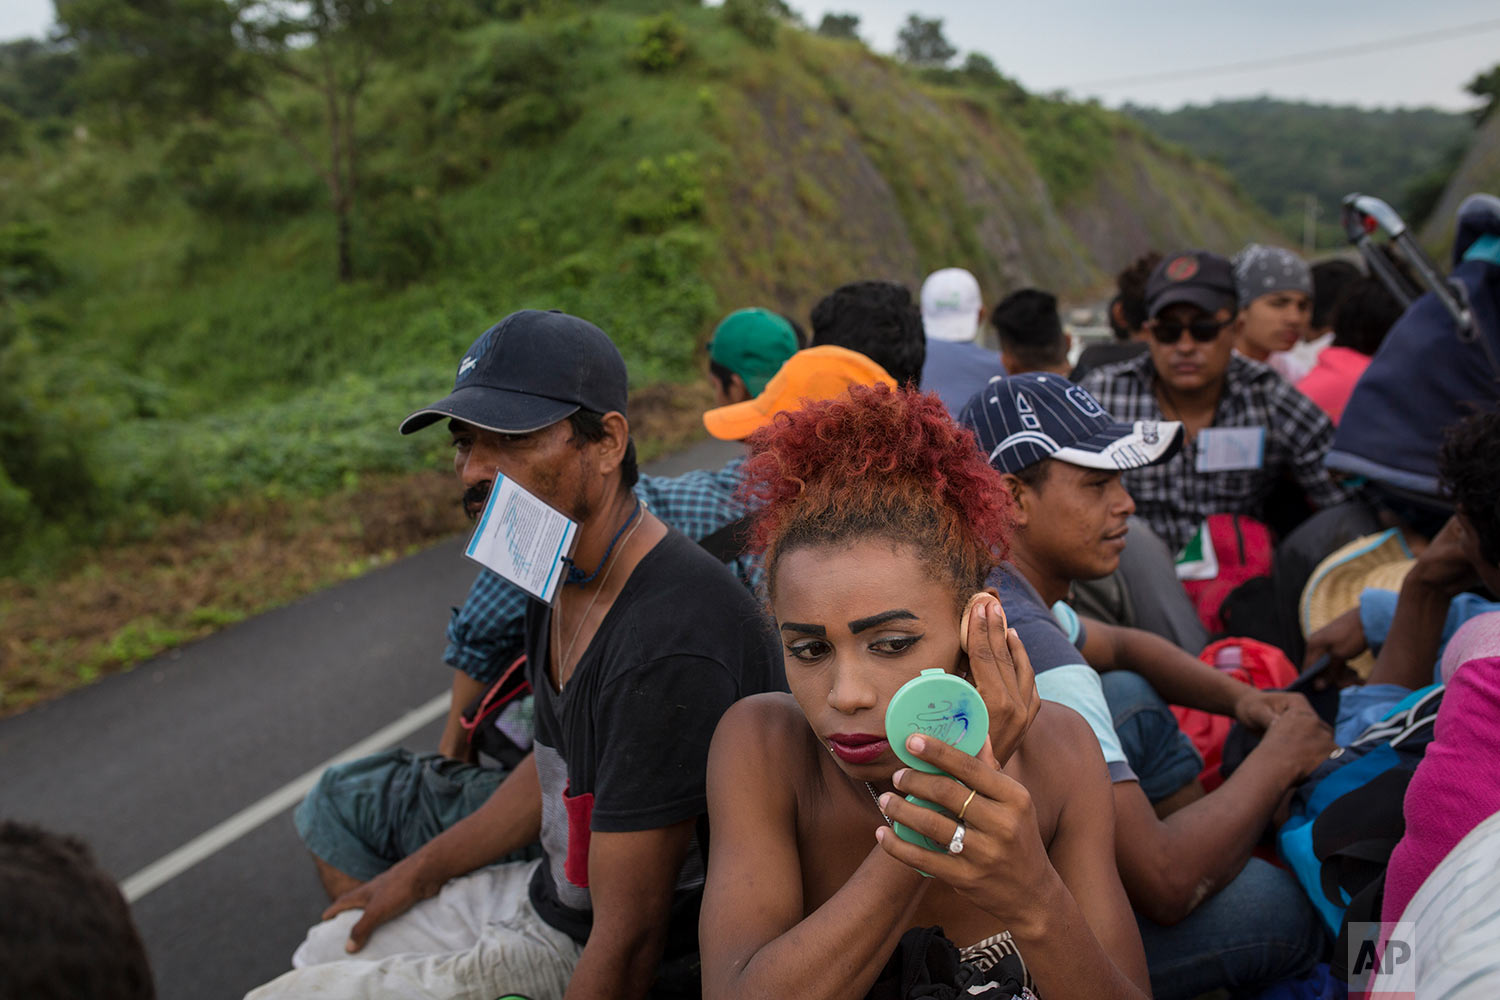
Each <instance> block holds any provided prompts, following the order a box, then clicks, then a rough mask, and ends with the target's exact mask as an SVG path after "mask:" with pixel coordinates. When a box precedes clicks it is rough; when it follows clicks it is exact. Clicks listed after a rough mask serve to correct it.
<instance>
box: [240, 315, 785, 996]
mask: <svg viewBox="0 0 1500 1000" xmlns="http://www.w3.org/2000/svg"><path fill="white" fill-rule="evenodd" d="M625 404H626V375H625V365H624V362H623V360H622V359H621V357H620V354H619V352H618V351H617V350H616V349H615V347H614V345H613V344H612V343H611V342H610V341H609V338H608V337H607V336H605V334H604V333H603V332H602V331H601V330H599V329H598V328H597V327H595V326H594V325H593V324H591V323H588V322H586V321H584V320H581V319H578V318H576V317H573V316H567V315H565V314H562V313H557V312H538V311H532V310H528V311H523V312H518V313H514V314H512V315H511V316H508V317H506V318H505V319H504V320H502V321H501V322H500V323H498V324H497V325H495V326H494V327H492V328H490V329H489V330H487V331H486V332H485V333H484V334H483V335H482V336H481V337H480V338H479V339H478V340H477V341H475V343H474V344H473V346H472V347H470V348H469V350H468V352H467V353H466V354H465V355H464V357H463V359H462V360H461V361H460V363H459V366H458V374H457V377H456V379H455V382H454V389H453V392H452V393H451V394H449V395H448V396H447V397H446V398H444V399H441V400H439V401H437V402H436V403H434V404H432V405H431V406H428V407H425V408H423V409H421V410H418V411H417V412H416V413H413V414H412V415H411V416H409V417H407V418H406V420H405V421H404V422H403V423H402V425H401V430H402V432H403V433H411V432H413V431H416V430H419V429H421V428H423V427H426V426H428V425H430V424H432V423H436V422H438V421H440V420H443V419H445V418H446V419H447V421H448V427H449V430H450V432H451V434H452V436H453V444H454V448H455V455H454V466H455V469H456V471H457V472H458V475H459V477H460V479H461V480H462V481H463V484H464V486H465V488H466V492H465V495H464V500H465V505H466V507H468V508H469V509H471V510H476V509H478V508H482V507H483V506H484V503H485V499H486V497H487V495H488V493H489V491H490V489H491V488H492V487H494V486H495V484H496V482H497V481H498V479H499V478H500V477H505V478H508V479H510V480H512V481H513V482H514V483H516V484H517V485H519V486H521V487H523V488H524V489H525V490H527V491H529V492H530V493H531V494H533V495H534V496H535V497H537V498H539V499H540V500H541V501H543V502H544V503H545V504H547V505H548V506H550V507H552V508H553V509H554V510H555V511H557V512H559V513H561V514H563V515H565V516H566V517H568V518H569V519H571V520H572V521H573V522H575V523H576V525H577V535H576V537H577V541H576V544H575V546H574V548H573V552H572V554H571V556H570V558H569V559H568V560H567V568H566V582H565V583H564V584H563V585H562V586H560V587H558V588H557V592H556V596H555V597H554V599H553V601H552V603H551V604H544V603H543V602H541V601H540V600H536V599H532V600H530V601H529V603H528V605H527V609H526V623H525V633H526V635H525V650H526V655H527V666H526V670H527V675H528V680H529V682H530V685H531V688H532V691H533V692H534V694H535V699H536V701H535V712H536V720H535V726H536V733H535V741H534V750H533V753H532V754H531V756H530V757H528V758H526V759H525V760H523V761H522V762H521V764H520V765H519V766H518V767H517V768H516V769H515V770H514V771H513V772H512V773H511V774H510V775H509V777H507V778H506V780H505V781H504V782H503V783H502V784H501V785H500V786H499V787H498V788H497V789H496V790H495V792H494V794H493V795H491V796H490V798H489V799H488V801H486V802H485V803H484V805H482V806H481V807H480V808H479V809H478V810H477V811H475V812H474V813H473V814H471V815H469V816H468V817H466V818H465V819H463V820H460V821H459V822H457V823H456V824H454V825H453V826H452V827H450V828H448V829H447V830H445V831H444V832H443V833H441V834H439V835H438V836H436V837H435V838H433V839H432V840H431V841H429V842H428V843H427V844H425V845H424V846H423V847H422V848H421V849H420V850H418V851H417V852H416V853H414V854H412V855H410V856H409V857H407V858H406V859H405V860H403V861H401V862H399V863H398V864H396V865H394V866H393V867H391V868H390V869H388V870H387V871H385V872H384V873H382V874H380V875H378V876H377V877H375V878H373V879H371V880H370V881H368V882H366V883H364V884H363V885H361V886H359V887H358V888H355V889H353V890H351V891H349V892H346V893H345V894H344V895H343V896H341V897H340V898H339V899H337V900H335V901H334V903H333V904H332V905H331V906H330V907H329V908H328V910H327V911H326V912H325V914H324V916H325V917H326V918H331V919H326V920H325V922H324V923H322V924H320V925H318V926H316V927H314V928H313V929H312V930H311V931H310V932H309V934H308V936H307V940H306V941H304V942H303V944H302V946H301V947H299V948H298V949H297V953H296V954H295V955H294V956H293V965H294V966H295V969H294V971H292V972H290V973H288V974H286V975H285V976H282V977H281V978H279V979H277V980H275V981H274V982H272V983H269V984H267V985H266V986H264V987H261V989H260V990H257V991H255V992H254V993H253V994H252V996H255V997H271V996H297V997H301V996H307V995H309V994H313V993H321V994H326V995H330V996H350V995H358V996H382V995H392V996H396V995H399V996H409V995H424V996H426V995H433V996H452V997H458V996H464V997H469V996H473V997H493V996H497V995H501V994H509V993H520V994H524V995H526V996H528V997H532V998H535V1000H540V998H542V997H562V996H564V995H565V994H566V995H567V996H569V997H584V996H589V997H593V996H598V997H604V996H609V997H639V996H644V995H645V994H646V992H647V990H648V989H649V988H650V987H651V985H652V983H653V982H654V981H655V980H656V978H657V976H658V971H659V968H660V967H661V966H662V962H663V959H664V957H665V959H667V960H671V959H674V958H677V957H681V956H686V955H690V954H691V953H692V952H694V951H696V928H697V902H698V898H699V896H700V894H701V887H702V883H703V872H704V851H705V849H706V847H707V843H706V838H705V837H704V836H703V835H702V832H703V831H702V827H703V824H702V820H703V817H704V814H705V812H706V809H705V805H706V799H705V789H704V775H705V767H706V761H707V752H708V744H709V739H710V737H711V736H712V734H713V729H714V726H715V724H716V723H717V721H718V718H719V716H720V715H721V714H722V713H723V712H724V710H725V709H726V708H728V706H729V705H730V704H731V703H732V702H734V701H735V700H737V699H738V698H741V697H744V696H746V695H749V694H755V693H758V692H762V691H769V690H775V689H779V688H781V687H782V686H783V684H784V679H783V677H782V673H781V657H780V654H779V650H778V648H777V646H778V644H777V642H776V640H775V637H774V636H773V635H771V634H770V633H769V631H768V630H767V628H766V627H765V625H764V619H763V617H762V616H761V615H760V614H759V610H758V608H757V607H756V606H755V604H754V602H753V600H752V599H751V598H750V596H749V595H748V594H747V593H746V592H745V590H744V588H743V587H741V586H740V585H739V584H738V583H737V582H736V581H735V579H734V578H733V576H732V575H731V574H730V573H729V572H728V571H727V570H726V569H725V568H724V567H723V566H722V565H721V564H720V563H719V562H718V561H716V560H715V559H714V558H713V557H712V556H710V555H708V554H707V553H706V552H704V551H703V550H702V549H700V548H699V547H698V546H697V545H695V544H694V543H692V542H691V541H689V540H688V539H687V538H685V537H684V536H683V535H681V534H680V533H678V532H677V531H675V530H673V529H672V528H670V527H668V526H667V525H665V524H664V523H662V522H661V521H660V520H658V519H657V518H656V517H655V516H654V515H653V514H652V513H651V512H650V511H648V510H646V509H645V508H644V507H643V505H642V504H641V502H640V501H639V500H638V499H637V497H636V496H635V494H634V493H633V492H632V490H631V487H632V486H633V484H634V482H635V479H636V469H635V447H634V443H633V442H632V441H631V439H630V427H629V424H628V422H627V420H626V417H625ZM538 838H539V839H540V842H541V845H542V850H543V857H542V859H541V860H540V861H539V862H512V863H508V864H498V865H497V864H493V862H495V861H497V860H499V859H500V858H503V857H504V856H505V855H507V854H508V853H510V852H512V851H514V850H516V849H517V848H520V847H523V846H525V845H526V844H529V843H532V842H533V841H536V840H537V839H538ZM486 866H488V867H486ZM350 953H357V954H356V955H355V956H354V958H353V960H349V959H350Z"/></svg>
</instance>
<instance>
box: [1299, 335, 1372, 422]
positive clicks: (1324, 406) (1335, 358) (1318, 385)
mask: <svg viewBox="0 0 1500 1000" xmlns="http://www.w3.org/2000/svg"><path fill="white" fill-rule="evenodd" d="M1368 367H1370V356H1369V355H1367V354H1361V353H1359V352H1358V351H1356V350H1354V348H1352V347H1328V348H1325V349H1324V350H1323V352H1322V353H1321V354H1319V355H1318V363H1317V364H1316V365H1314V366H1313V370H1312V371H1310V372H1308V373H1307V375H1306V376H1304V377H1303V379H1302V381H1300V382H1298V383H1297V389H1298V390H1299V391H1300V392H1301V393H1302V395H1304V396H1306V397H1307V398H1308V399H1310V400H1312V401H1313V402H1314V403H1317V404H1318V408H1319V409H1320V410H1322V411H1323V412H1324V413H1326V414H1328V419H1329V420H1332V421H1333V422H1334V423H1335V424H1337V423H1338V422H1339V417H1341V416H1343V415H1344V407H1345V406H1346V405H1347V404H1348V402H1349V397H1350V395H1352V394H1353V392H1354V383H1356V382H1358V381H1359V377H1360V376H1361V375H1363V374H1364V373H1365V369H1366V368H1368Z"/></svg>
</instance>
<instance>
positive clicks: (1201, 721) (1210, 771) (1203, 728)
mask: <svg viewBox="0 0 1500 1000" xmlns="http://www.w3.org/2000/svg"><path fill="white" fill-rule="evenodd" d="M1235 647H1238V654H1239V666H1236V667H1230V668H1228V669H1225V670H1224V672H1225V673H1227V674H1228V675H1229V676H1230V677H1233V678H1234V679H1235V680H1237V681H1241V682H1243V683H1245V684H1253V685H1254V686H1255V687H1258V688H1260V689H1261V690H1262V691H1271V690H1275V689H1277V688H1284V687H1286V686H1287V685H1289V684H1291V683H1292V682H1293V681H1295V680H1296V679H1297V668H1296V667H1294V666H1292V661H1291V660H1288V659H1287V658H1286V654H1285V653H1283V652H1282V651H1281V650H1279V649H1277V648H1276V647H1275V646H1272V645H1270V644H1269V643H1264V642H1258V641H1256V640H1255V639H1220V640H1219V641H1218V642H1213V643H1209V644H1208V645H1207V646H1205V647H1204V649H1203V652H1201V653H1199V654H1198V659H1200V660H1202V661H1203V662H1204V663H1207V664H1208V665H1209V666H1215V665H1218V666H1220V668H1221V669H1223V665H1222V664H1219V663H1218V660H1219V658H1220V657H1219V654H1220V652H1221V651H1225V650H1229V651H1231V654H1230V655H1227V656H1225V657H1224V658H1225V659H1226V660H1230V661H1232V659H1233V655H1232V652H1233V650H1234V648H1235ZM1172 714H1173V715H1175V716H1176V717H1177V725H1179V726H1180V727H1182V731H1183V732H1184V733H1186V734H1187V738H1188V739H1190V740H1192V742H1193V747H1194V748H1195V749H1196V750H1197V751H1198V753H1200V754H1202V755H1203V771H1202V773H1200V774H1199V775H1198V780H1199V781H1201V782H1203V788H1204V790H1205V791H1210V792H1211V791H1213V790H1214V789H1215V788H1217V787H1218V786H1219V785H1220V784H1222V783H1223V781H1224V778H1223V776H1222V775H1221V774H1220V773H1219V761H1220V760H1221V759H1222V757H1223V754H1224V738H1225V737H1226V736H1228V735H1229V727H1230V726H1232V725H1234V720H1233V719H1231V718H1229V717H1228V716H1226V715H1213V714H1210V713H1208V712H1205V711H1202V710H1201V709H1197V708H1183V707H1182V706H1181V705H1173V706H1172Z"/></svg>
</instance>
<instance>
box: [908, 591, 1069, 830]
mask: <svg viewBox="0 0 1500 1000" xmlns="http://www.w3.org/2000/svg"><path fill="white" fill-rule="evenodd" d="M962 627H963V629H964V648H965V649H966V650H968V653H969V676H970V679H971V680H972V681H973V683H974V686H975V687H976V688H978V689H979V696H980V697H981V698H983V699H984V707H985V708H987V709H988V710H989V713H990V748H991V750H992V751H993V753H994V755H995V760H996V761H998V762H999V766H1000V767H1004V766H1005V764H1006V762H1007V761H1009V760H1010V757H1011V754H1013V753H1015V752H1016V747H1018V746H1020V745H1021V740H1022V738H1024V737H1025V735H1026V730H1028V729H1030V728H1031V723H1032V720H1034V719H1035V718H1036V713H1037V709H1039V708H1041V706H1042V699H1041V696H1039V695H1038V694H1037V692H1036V675H1035V674H1034V673H1033V672H1032V670H1031V658H1030V657H1029V656H1027V655H1026V647H1025V646H1023V645H1022V644H1021V637H1020V636H1019V635H1017V634H1016V630H1015V629H1013V628H1009V627H1008V626H1007V624H1006V621H1005V609H1004V608H1003V607H1001V606H1000V599H999V598H997V597H996V596H995V595H993V594H989V593H982V594H975V595H974V597H972V598H971V599H970V600H969V606H968V608H966V609H965V611H964V618H963V624H962ZM965 794H968V793H967V792H966V793H965ZM950 832H951V831H950ZM934 839H936V838H934Z"/></svg>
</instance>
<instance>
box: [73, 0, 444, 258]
mask: <svg viewBox="0 0 1500 1000" xmlns="http://www.w3.org/2000/svg"><path fill="white" fill-rule="evenodd" d="M412 6H417V5H412ZM396 10H397V5H396V4H394V3H392V2H391V0H301V2H289V0H176V2H173V3H161V2H156V0H57V17H58V21H59V23H60V24H61V25H62V26H63V29H64V32H65V37H66V38H68V39H69V40H71V41H72V42H73V43H75V44H76V45H77V47H78V51H79V55H80V61H81V66H82V75H83V85H84V89H85V93H87V94H88V95H90V96H92V97H93V98H94V99H95V100H98V101H101V102H106V103H110V104H114V105H117V106H119V107H121V108H122V109H125V110H129V111H131V112H134V113H137V114H140V115H142V116H143V117H145V118H147V119H148V120H150V121H152V122H154V123H158V124H167V123H174V122H178V121H180V120H182V119H183V118H184V117H188V118H199V119H210V120H218V119H227V118H229V117H231V116H234V115H237V114H239V113H240V112H241V110H242V109H243V108H244V107H245V106H246V105H249V106H252V107H253V108H255V109H256V111H257V112H258V115H259V120H260V121H261V122H262V123H263V124H264V125H265V126H266V127H267V128H268V129H269V130H271V131H272V132H273V133H274V134H275V135H277V136H278V137H279V138H280V139H281V140H282V141H284V142H286V143H287V144H289V145H290V146H291V147H292V149H294V150H295V151H296V153H297V155H298V156H299V157H300V158H301V159H302V161H303V162H304V163H306V164H307V166H308V167H309V168H310V169H312V170H314V171H316V172H317V174H318V176H319V177H321V178H322V180H323V183H324V184H325V185H326V186H327V188H328V196H329V201H330V203H331V207H332V209H333V214H334V220H335V225H336V227H337V234H338V235H337V245H338V249H337V254H338V277H339V280H340V281H348V280H349V279H350V278H352V277H353V276H354V264H353V254H352V248H351V238H350V218H351V216H352V214H353V211H354V194H355V186H356V181H357V179H358V176H359V171H358V158H359V156H358V154H359V142H358V138H359V137H358V130H357V126H356V120H357V111H358V106H359V99H360V96H361V95H362V94H363V92H364V89H365V85H366V83H367V82H368V80H369V72H370V65H371V62H372V60H373V59H374V58H375V57H376V56H377V55H380V54H383V53H386V52H388V51H389V50H390V48H391V46H393V45H394V44H395V43H396V42H397V41H398V40H399V39H400V37H401V36H402V34H403V32H402V31H400V30H399V26H398V25H397V24H396V23H395V19H396V16H397V14H396ZM286 82H289V83H291V84H292V85H294V86H295V87H297V88H300V89H302V90H304V91H305V92H307V93H310V94H312V95H314V96H315V97H316V98H317V101H316V111H315V112H314V114H315V117H316V119H317V122H318V125H319V126H320V131H321V133H322V140H321V142H320V143H318V144H317V145H321V146H323V147H324V148H323V150H322V151H319V149H318V148H316V145H315V144H314V143H313V142H311V141H309V139H308V138H307V136H306V135H305V134H304V131H303V129H302V128H300V127H299V123H298V122H297V121H294V120H293V118H292V116H291V115H289V114H288V112H287V109H286V108H285V107H284V106H283V104H282V103H281V102H279V101H278V100H277V99H276V92H277V88H278V85H279V84H282V83H286Z"/></svg>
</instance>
